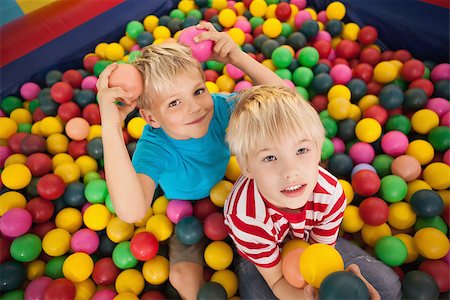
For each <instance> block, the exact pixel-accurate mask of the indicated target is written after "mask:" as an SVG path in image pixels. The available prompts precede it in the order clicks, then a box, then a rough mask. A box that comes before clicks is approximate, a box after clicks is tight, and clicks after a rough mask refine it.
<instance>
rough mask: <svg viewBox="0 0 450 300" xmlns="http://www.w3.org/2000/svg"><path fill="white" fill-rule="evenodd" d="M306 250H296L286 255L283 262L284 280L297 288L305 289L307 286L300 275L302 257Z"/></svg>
mask: <svg viewBox="0 0 450 300" xmlns="http://www.w3.org/2000/svg"><path fill="white" fill-rule="evenodd" d="M304 250H305V248H296V249H293V250H291V251H289V252H288V253H286V254H285V255H284V256H283V258H282V262H281V270H282V272H283V276H284V278H285V279H286V280H287V282H289V283H290V284H291V285H292V286H294V287H296V288H303V287H305V285H306V281H305V279H304V278H303V276H302V274H301V273H300V268H299V265H300V257H301V255H302V253H303V251H304Z"/></svg>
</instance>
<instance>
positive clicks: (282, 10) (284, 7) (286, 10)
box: [275, 2, 292, 22]
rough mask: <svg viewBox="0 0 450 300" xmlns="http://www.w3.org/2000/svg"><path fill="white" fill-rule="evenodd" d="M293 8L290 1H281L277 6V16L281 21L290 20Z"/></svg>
mask: <svg viewBox="0 0 450 300" xmlns="http://www.w3.org/2000/svg"><path fill="white" fill-rule="evenodd" d="M291 13H292V10H291V6H290V5H289V3H286V2H281V3H279V4H278V5H277V8H276V9H275V16H276V17H277V19H278V20H280V21H281V22H286V21H287V20H289V17H290V16H291Z"/></svg>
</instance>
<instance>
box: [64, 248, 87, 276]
mask: <svg viewBox="0 0 450 300" xmlns="http://www.w3.org/2000/svg"><path fill="white" fill-rule="evenodd" d="M93 269H94V262H93V261H92V258H91V257H90V256H89V255H88V254H86V253H84V252H76V253H74V254H71V255H69V256H68V257H67V259H66V260H65V261H64V264H63V273H64V276H65V277H66V278H67V279H69V280H71V281H72V282H82V281H84V280H86V279H88V278H89V276H91V274H92V271H93Z"/></svg>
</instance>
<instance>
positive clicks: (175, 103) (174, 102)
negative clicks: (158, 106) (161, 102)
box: [169, 99, 181, 107]
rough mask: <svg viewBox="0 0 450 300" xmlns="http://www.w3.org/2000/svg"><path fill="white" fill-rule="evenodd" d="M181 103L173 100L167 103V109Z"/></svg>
mask: <svg viewBox="0 0 450 300" xmlns="http://www.w3.org/2000/svg"><path fill="white" fill-rule="evenodd" d="M180 103H181V101H180V100H178V99H177V100H173V101H172V102H170V103H169V107H174V106H177V105H178V104H180Z"/></svg>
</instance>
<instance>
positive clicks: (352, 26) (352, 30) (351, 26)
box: [341, 23, 360, 41]
mask: <svg viewBox="0 0 450 300" xmlns="http://www.w3.org/2000/svg"><path fill="white" fill-rule="evenodd" d="M359 30H360V28H359V26H358V24H356V23H347V24H345V25H344V28H343V29H342V33H341V36H342V38H343V39H344V40H350V41H356V39H357V38H358V33H359Z"/></svg>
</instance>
